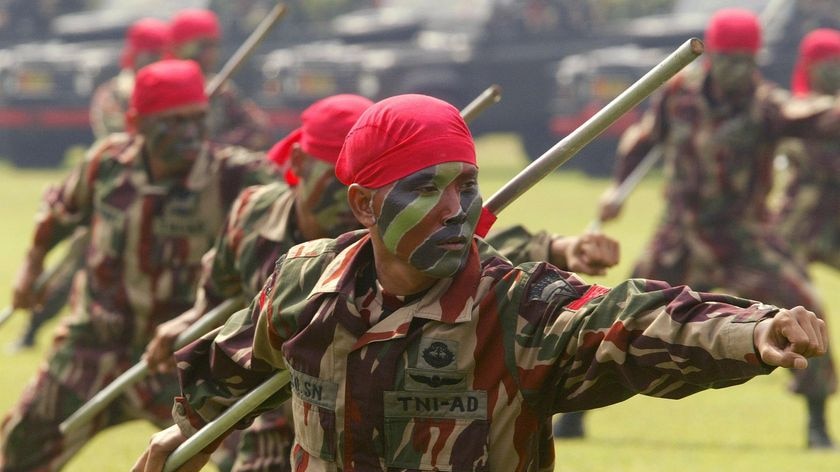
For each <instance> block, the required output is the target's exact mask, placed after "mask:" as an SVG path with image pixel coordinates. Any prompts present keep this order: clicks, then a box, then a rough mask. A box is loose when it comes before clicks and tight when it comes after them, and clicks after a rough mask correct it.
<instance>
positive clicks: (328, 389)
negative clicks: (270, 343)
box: [289, 369, 338, 410]
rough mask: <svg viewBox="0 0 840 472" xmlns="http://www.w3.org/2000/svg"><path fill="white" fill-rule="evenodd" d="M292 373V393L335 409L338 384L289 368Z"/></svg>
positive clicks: (313, 402)
mask: <svg viewBox="0 0 840 472" xmlns="http://www.w3.org/2000/svg"><path fill="white" fill-rule="evenodd" d="M289 371H290V372H291V374H292V393H294V394H295V395H296V396H297V397H299V398H300V399H301V400H303V401H305V402H307V403H312V404H314V405H318V406H320V407H322V408H326V409H329V410H335V400H336V398H337V397H338V384H337V383H335V382H330V381H329V380H324V379H319V378H317V377H313V376H311V375H306V374H304V373H301V372H296V371H294V370H291V369H289Z"/></svg>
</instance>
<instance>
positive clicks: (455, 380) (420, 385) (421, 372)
mask: <svg viewBox="0 0 840 472" xmlns="http://www.w3.org/2000/svg"><path fill="white" fill-rule="evenodd" d="M465 379H466V376H465V375H464V374H463V373H462V372H451V371H440V370H437V369H435V370H428V369H411V368H409V369H406V378H405V389H406V390H411V391H424V390H426V391H427V390H453V389H458V390H463V389H464V386H465V383H464V381H465Z"/></svg>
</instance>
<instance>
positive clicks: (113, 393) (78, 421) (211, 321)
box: [58, 297, 245, 436]
mask: <svg viewBox="0 0 840 472" xmlns="http://www.w3.org/2000/svg"><path fill="white" fill-rule="evenodd" d="M244 304H245V303H244V301H243V300H242V298H241V297H237V298H231V299H228V300H225V301H224V302H222V303H221V304H219V305H218V306H216V307H215V308H213V309H212V310H210V311H208V312H207V313H205V314H204V316H202V317H201V318H199V319H198V321H196V322H195V323H193V324H192V325H190V327H189V328H187V329H186V330H185V331H184V332H183V333H181V334H180V335H179V336H178V337H177V338H175V343H174V345H173V348H174V350H178V349H180V348H182V347H184V346H186V345H187V344H189V343H191V342H193V341H195V340H196V339H198V338H200V337H201V336H204V335H205V334H207V333H209V332H210V331H212V330H213V329H214V328H216V327H218V326H221V325H222V324H224V322H225V320H227V319H228V318H230V315H232V314H233V313H234V312H236V310H238V309H240V308H242V307H243V306H244ZM148 373H149V365H148V364H147V363H146V361H145V360H141V361H140V362H138V363H137V364H134V366H132V367H131V368H130V369H128V370H127V371H125V372H123V373H122V374H121V375H120V376H119V377H117V378H116V379H114V380H113V381H112V382H111V383H109V384H108V385H107V386H106V387H105V388H103V389H102V390H100V391H99V392H97V393H96V395H94V396H93V397H91V399H90V400H88V401H87V403H85V404H84V405H82V406H81V408H79V409H78V410H76V411H75V412H74V413H73V414H72V415H70V416H69V417H68V418H67V419H66V420H64V421H62V422H61V424H60V425H59V427H58V429H59V431H61V434H63V435H65V436H66V435H68V434H70V433H72V432H74V431H77V430H78V429H79V428H81V427H82V426H84V425H85V424H87V423H89V422H90V421H91V420H93V418H94V417H96V415H98V414H100V413H101V412H102V411H103V410H105V408H107V407H108V405H110V404H111V403H113V401H114V400H116V399H117V398H118V397H119V396H120V395H122V394H123V393H124V392H125V391H126V390H127V389H128V388H129V387H131V386H132V385H134V384H136V383H137V382H139V381H141V380H143V379H144V378H145V377H146V375H148Z"/></svg>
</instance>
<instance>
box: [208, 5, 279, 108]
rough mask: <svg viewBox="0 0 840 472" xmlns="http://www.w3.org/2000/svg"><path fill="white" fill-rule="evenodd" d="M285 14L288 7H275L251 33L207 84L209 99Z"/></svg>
mask: <svg viewBox="0 0 840 472" xmlns="http://www.w3.org/2000/svg"><path fill="white" fill-rule="evenodd" d="M285 14H286V5H284V4H282V3H278V4H276V5H274V8H272V9H271V11H270V12H268V15H267V16H266V17H265V18H263V20H262V21H261V22H260V24H259V25H257V27H256V29H254V31H252V32H251V35H250V36H248V39H246V40H245V42H244V43H242V45H241V46H239V49H237V50H236V52H234V53H233V55H232V56H230V59H228V61H227V62H226V63H225V65H224V66H222V70H221V71H219V73H218V74H216V75H215V76H213V78H212V79H210V82H208V83H207V87H206V88H205V93H207V96H208V97H212V96H213V95H216V92H217V91H218V90H219V89H220V88H221V86H222V84H224V83H225V81H227V80H228V79H229V78H230V76H232V75H233V73H234V72H236V71H237V69H239V67H240V66H241V65H242V64H243V63H244V62H245V59H247V58H248V56H250V55H251V53H253V52H254V50H255V49H256V48H257V46H258V45H259V44H260V43H261V42H262V40H263V39H264V38H265V36H266V35H267V34H268V32H269V31H271V29H272V28H274V25H276V24H277V22H278V21H280V19H281V18H283V15H285Z"/></svg>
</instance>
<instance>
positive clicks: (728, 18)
mask: <svg viewBox="0 0 840 472" xmlns="http://www.w3.org/2000/svg"><path fill="white" fill-rule="evenodd" d="M705 42H706V48H707V49H708V51H709V52H723V53H727V52H749V53H752V54H755V53H756V52H758V49H759V48H760V47H761V25H760V24H759V23H758V18H756V16H755V14H754V13H752V12H751V11H749V10H741V9H737V8H730V9H724V10H719V11H718V12H717V13H715V14H714V16H712V19H711V20H710V21H709V26H708V27H707V28H706V41H705Z"/></svg>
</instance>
